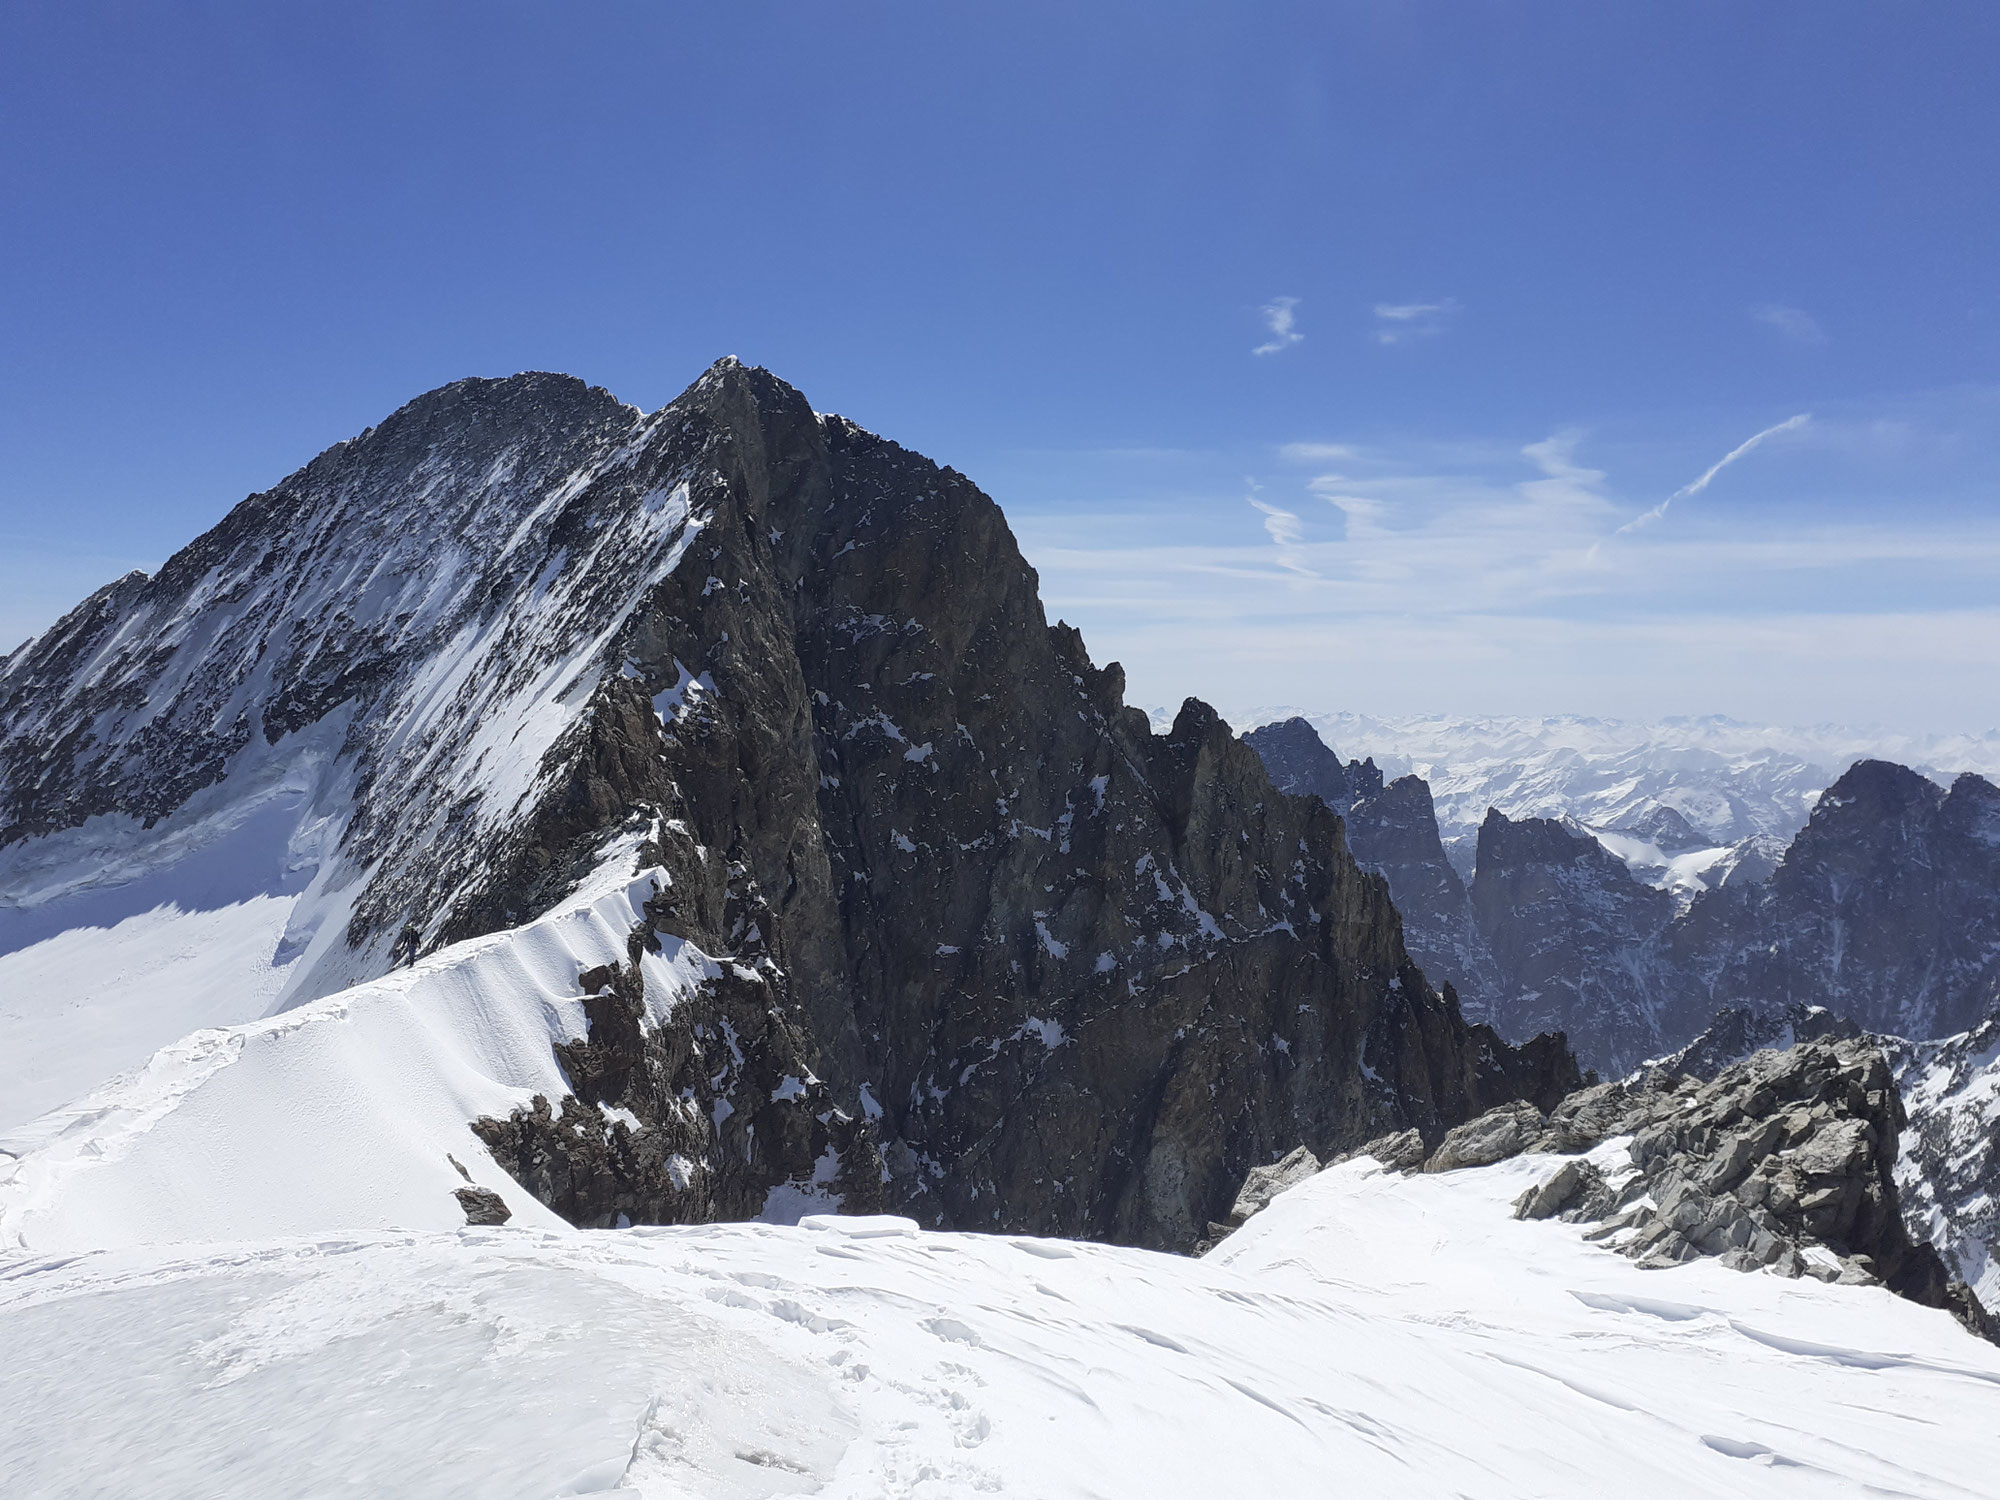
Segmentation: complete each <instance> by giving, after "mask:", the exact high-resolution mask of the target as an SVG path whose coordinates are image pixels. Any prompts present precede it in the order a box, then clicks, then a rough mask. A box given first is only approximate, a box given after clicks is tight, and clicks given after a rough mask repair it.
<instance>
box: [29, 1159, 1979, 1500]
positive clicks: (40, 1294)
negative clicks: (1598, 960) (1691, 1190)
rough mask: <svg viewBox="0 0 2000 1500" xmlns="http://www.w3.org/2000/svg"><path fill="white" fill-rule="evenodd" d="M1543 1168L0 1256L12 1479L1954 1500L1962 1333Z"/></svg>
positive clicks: (155, 1488)
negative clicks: (1605, 1234)
mask: <svg viewBox="0 0 2000 1500" xmlns="http://www.w3.org/2000/svg"><path fill="white" fill-rule="evenodd" d="M1550 1165H1551V1163H1550V1161H1549V1159H1547V1158H1528V1159H1524V1160H1519V1161H1516V1162H1512V1163H1505V1164H1502V1165H1501V1166H1498V1167H1493V1168H1485V1169H1478V1170H1472V1171H1464V1172H1458V1173H1451V1174H1442V1175H1438V1176H1428V1177H1415V1178H1397V1177H1389V1176H1385V1175H1383V1174H1381V1173H1379V1172H1378V1171H1376V1170H1375V1169H1374V1167H1373V1165H1372V1164H1371V1163H1367V1162H1356V1163H1349V1164H1347V1165H1345V1166H1341V1167H1337V1168H1334V1169H1332V1170H1330V1171H1328V1172H1326V1173H1324V1174H1322V1175H1321V1176H1319V1177H1318V1178H1315V1179H1313V1180H1312V1181H1310V1182H1308V1183H1306V1184H1305V1185H1303V1186H1301V1187H1299V1188H1297V1189H1294V1190H1293V1191H1292V1192H1290V1193H1287V1194H1285V1195H1284V1196H1283V1197H1281V1198H1280V1199H1278V1201H1277V1202H1276V1203H1275V1204H1274V1205H1273V1206H1272V1207H1271V1208H1270V1209H1268V1210H1266V1211H1265V1213H1264V1214H1262V1215H1260V1216H1259V1217H1258V1218H1257V1219H1255V1220H1253V1221H1252V1222H1251V1223H1250V1224H1249V1225H1248V1226H1247V1227H1246V1228H1245V1229H1244V1230H1242V1231H1240V1232H1239V1233H1238V1234H1237V1235H1236V1236H1235V1237H1234V1238H1232V1239H1231V1240H1229V1241H1228V1242H1226V1243H1225V1244H1224V1245H1223V1246H1222V1247H1221V1248H1220V1249H1219V1250H1218V1251H1216V1252H1215V1253H1214V1254H1212V1255H1211V1256H1209V1257H1208V1258H1207V1259H1205V1260H1201V1261H1194V1260H1184V1259H1180V1258H1177V1257H1172V1256H1165V1255H1156V1254H1151V1253H1147V1252H1143V1251H1135V1250H1125V1249H1117V1248H1112V1247H1107V1246H1095V1245H1077V1244H1069V1243H1064V1242H1059V1241H1047V1240H1023V1239H1011V1238H1007V1237H1003V1236H982V1235H965V1234H930V1233H922V1232H919V1231H917V1230H915V1229H914V1227H913V1226H909V1225H907V1224H906V1223H905V1222H904V1221H901V1220H893V1219H847V1220H842V1219H812V1220H807V1221H806V1222H805V1224H803V1225H801V1226H800V1227H798V1228H778V1227H773V1226H766V1225H754V1224H741V1225H717V1226H707V1227H701V1228H691V1229H638V1230H630V1231H623V1232H618V1231H599V1232H577V1231H541V1230H534V1229H516V1228H514V1227H512V1226H509V1227H508V1228H505V1229H492V1230H464V1231H460V1232H458V1233H455V1234H447V1233H407V1234H397V1233H384V1234H374V1235H367V1236H361V1237H356V1238H348V1239H331V1240H319V1241H312V1240H299V1239H291V1240H283V1241H267V1242H263V1243H257V1244H233V1245H212V1246H201V1247H180V1248H178V1249H175V1248H170V1247H149V1248H133V1249H124V1250H111V1251H103V1252H97V1253H93V1254H86V1255H82V1256H79V1257H38V1256H34V1255H30V1254H18V1253H17V1254H15V1255H13V1256H12V1257H11V1258H9V1259H7V1260H5V1261H0V1341H4V1346H5V1347H6V1348H8V1349H9V1350H10V1351H12V1354H11V1357H10V1358H9V1359H8V1360H7V1361H6V1362H4V1364H0V1410H4V1411H6V1412H7V1413H8V1414H9V1421H8V1422H7V1423H6V1424H4V1425H0V1474H5V1475H7V1476H10V1481H11V1488H10V1490H9V1493H12V1494H21V1495H32V1496H36V1497H48V1500H57V1497H69V1496H77V1497H82V1496H100V1495H107V1494H116V1495H119V1496H121V1497H125V1500H144V1497H179V1496H189V1497H192V1496H201V1497H204V1500H207V1497H217V1500H220V1497H228V1496H244V1497H250V1496H256V1497H259V1500H263V1497H267V1496H271V1495H277V1494H282V1495H286V1496H296V1497H308V1496H320V1495H334V1494H341V1495H351V1494H394V1495H397V1496H405V1497H442V1496H465V1497H474V1496H477V1497H481V1500H505V1497H521V1500H544V1497H554V1496H559V1495H586V1494H596V1495H623V1496H626V1497H644V1500H663V1497H682V1496H704V1497H759V1496H771V1495H790V1494H809V1493H810V1494H822V1495H826V1496H833V1497H856V1500H859V1497H873V1496H899V1497H900V1496H911V1497H938V1496H959V1495H988V1494H990V1495H1009V1496H1021V1497H1034V1500H1058V1497H1067V1496H1079V1497H1080V1496H1133V1497H1144V1500H1160V1497H1179V1496H1201V1497H1213V1496H1217V1495H1271V1496H1312V1495H1332V1494H1349V1493H1351V1494H1380V1495H1398V1496H1404V1495H1450V1494H1465V1495H1476V1496H1482V1497H1485V1496H1513V1495H1536V1496H1560V1495H1576V1496H1602V1495H1605V1494H1607V1493H1616V1494H1618V1495H1620V1496H1650V1495H1661V1496H1666V1495H1673V1496H1684V1495H1695V1494H1699V1495H1715V1496H1725V1495H1746V1496H1747V1495H1758V1496H1763V1495H1792V1494H1797V1495H1814V1496H1825V1495H1846V1494H1854V1495H1860V1494H1883V1493H1892V1494H1904V1495H1923V1496H1969V1495H1982V1494H1990V1493H1991V1488H1990V1485H1991V1479H1992V1475H1993V1472H1994V1468H1995V1464H1996V1461H2000V1436H1996V1433H2000V1427H1996V1424H1995V1422H1994V1420H1993V1413H1994V1412H1995V1410H1996V1409H2000V1351H1996V1350H1994V1349H1993V1348H1991V1347H1990V1346H1987V1345H1984V1344H1981V1343H1979V1342H1977V1341H1975V1340H1973V1339H1972V1338H1970V1337H1969V1336H1967V1335H1966V1334H1964V1333H1963V1332H1962V1331H1960V1330H1959V1329H1958V1327H1957V1326H1956V1325H1955V1324H1953V1323H1952V1322H1951V1321H1950V1320H1949V1319H1948V1318H1947V1317H1945V1315H1943V1314H1942V1313H1937V1312H1933V1311H1930V1310H1927V1309H1922V1308H1918V1307H1915V1306H1913V1305H1911V1304H1909V1303H1906V1302H1902V1301H1900V1300H1898V1299H1896V1298H1894V1297H1892V1296H1890V1295H1889V1294H1888V1293H1886V1292H1882V1291H1879V1290H1876V1289H1868V1288H1852V1287H1829V1286H1824V1285H1821V1284H1819V1283H1817V1282H1788V1281H1784V1280H1781V1279H1778V1278H1775V1277H1769V1276H1762V1275H1752V1276H1746V1275H1741V1274H1738V1273H1736V1272H1732V1271H1727V1270H1723V1269H1721V1268H1720V1267H1717V1266H1715V1265H1714V1264H1712V1263H1706V1264H1699V1263H1698V1264H1695V1265H1691V1266H1685V1267H1680V1268H1678V1269H1675V1270H1672V1271H1656V1272H1646V1271H1640V1270H1639V1269H1637V1268H1636V1267H1635V1266H1633V1265H1632V1264H1631V1263H1629V1262H1627V1261H1624V1260H1622V1259H1620V1258H1618V1257H1616V1256H1614V1255H1611V1254H1609V1253H1608V1252H1605V1251H1602V1250H1598V1249H1596V1248H1594V1247H1591V1246H1587V1245H1585V1244H1584V1243H1583V1242H1582V1241H1581V1239H1580V1238H1579V1234H1578V1231H1577V1230H1576V1229H1574V1228H1573V1227H1570V1226H1566V1225H1562V1224H1557V1223H1544V1224H1524V1223H1517V1222H1515V1221H1513V1220H1512V1219H1511V1218H1510V1217H1509V1216H1508V1202H1509V1200H1510V1199H1511V1198H1512V1197H1513V1196H1514V1195H1515V1194H1516V1193H1517V1192H1519V1191H1520V1189H1521V1188H1522V1187H1523V1186H1525V1185H1526V1184H1527V1183H1528V1182H1529V1181H1530V1180H1533V1179H1535V1178H1536V1177H1537V1175H1538V1174H1540V1173H1543V1172H1545V1171H1547V1170H1548V1169H1549V1167H1550Z"/></svg>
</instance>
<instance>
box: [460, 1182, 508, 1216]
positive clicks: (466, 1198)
mask: <svg viewBox="0 0 2000 1500" xmlns="http://www.w3.org/2000/svg"><path fill="white" fill-rule="evenodd" d="M452 1196H453V1197H455V1198H456V1199H458V1206H459V1207H460V1208H462V1209H464V1210H465V1222H466V1223H468V1224H505V1223H506V1222H507V1221H508V1220H509V1219H511V1218H513V1217H514V1210H513V1209H511V1208H509V1207H508V1206H507V1200H506V1199H505V1198H502V1197H501V1196H500V1195H499V1194H498V1193H496V1192H494V1191H493V1189H492V1188H483V1187H462V1188H459V1189H457V1190H456V1191H455V1192H454V1193H453V1194H452Z"/></svg>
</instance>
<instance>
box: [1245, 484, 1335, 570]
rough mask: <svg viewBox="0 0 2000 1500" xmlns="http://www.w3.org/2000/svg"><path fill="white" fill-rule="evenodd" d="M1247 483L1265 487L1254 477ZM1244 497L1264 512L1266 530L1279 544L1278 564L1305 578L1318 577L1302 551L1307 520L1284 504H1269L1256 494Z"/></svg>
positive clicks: (1258, 488) (1257, 488)
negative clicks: (1286, 507) (1301, 518)
mask: <svg viewBox="0 0 2000 1500" xmlns="http://www.w3.org/2000/svg"><path fill="white" fill-rule="evenodd" d="M1245 483H1247V484H1248V485H1249V486H1250V488H1251V489H1252V490H1260V489H1262V488H1263V486H1262V485H1260V484H1259V483H1257V481H1256V480H1254V479H1250V480H1246V481H1245ZM1244 498H1245V499H1246V500H1248V501H1249V502H1250V503H1251V505H1253V506H1255V507H1256V508H1257V509H1258V510H1260V511H1262V512H1263V513H1264V530H1265V531H1266V532H1267V533H1269V535H1270V538H1271V540H1272V541H1273V542H1275V543H1276V544H1277V548H1278V566H1279V567H1281V568H1283V569H1284V570H1285V571H1286V572H1288V573H1296V574H1298V575H1299V576H1301V577H1304V578H1317V577H1318V576H1319V575H1318V574H1317V573H1315V572H1314V571H1313V570H1312V568H1311V567H1310V566H1309V565H1308V564H1307V563H1306V561H1305V558H1304V556H1303V555H1302V553H1301V552H1300V543H1302V542H1303V541H1305V538H1306V527H1305V522H1303V521H1301V520H1300V519H1299V516H1298V512H1296V511H1290V510H1286V509H1284V508H1283V507H1282V506H1277V505H1267V504H1265V502H1263V501H1262V500H1259V499H1258V498H1257V497H1256V496H1255V495H1254V494H1252V495H1246V496H1244Z"/></svg>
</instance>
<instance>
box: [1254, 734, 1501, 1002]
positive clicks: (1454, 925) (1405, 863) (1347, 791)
mask: <svg viewBox="0 0 2000 1500" xmlns="http://www.w3.org/2000/svg"><path fill="white" fill-rule="evenodd" d="M1243 742H1244V743H1245V744H1247V745H1249V746H1250V747H1251V748H1252V749H1253V750H1255V751H1256V752H1257V754H1258V755H1259V757H1261V758H1262V760H1263V762H1264V767H1265V769H1266V770H1267V771H1269V772H1270V773H1271V780H1272V783H1273V785H1275V786H1276V787H1277V788H1278V790H1279V791H1281V792H1286V793H1289V794H1291V795H1293V796H1316V797H1318V798H1320V800H1321V801H1323V802H1325V803H1326V805H1327V806H1328V807H1330V808H1332V809H1333V810H1334V811H1335V812H1337V813H1339V814H1341V815H1342V817H1343V818H1345V820H1346V824H1347V843H1348V847H1349V848H1350V849H1351V850H1353V852H1354V857H1355V859H1356V860H1357V861H1359V862H1360V864H1361V866H1362V868H1363V869H1368V870H1373V871H1375V872H1376V873H1377V874H1379V875H1381V876H1382V877H1383V879H1385V880H1387V881H1388V882H1389V893H1390V896H1391V897H1392V898H1393V899H1394V901H1395V903H1396V910H1397V912H1398V913H1400V914H1401V916H1402V919H1403V940H1404V942H1405V944H1406V945H1407V946H1408V947H1409V950H1410V956H1411V957H1413V958H1415V959H1416V961H1417V963H1418V965H1419V967H1421V968H1422V969H1423V971H1424V973H1425V974H1426V975H1427V976H1429V978H1430V979H1431V981H1432V982H1433V983H1437V984H1450V985H1451V986H1452V988H1453V990H1454V992H1455V993H1456V994H1457V995H1458V997H1459V1001H1460V1004H1461V1005H1462V1006H1463V1007H1464V1010H1465V1013H1466V1015H1467V1016H1469V1017H1471V1018H1473V1019H1475V1020H1484V1019H1485V1018H1486V1014H1487V1010H1488V1008H1489V1007H1490V1006H1491V1004H1492V1002H1493V1000H1494V999H1495V998H1496V996H1497V994H1498V992H1499V976H1498V974H1497V973H1496V971H1495V969H1494V966H1493V961H1492V958H1491V956H1490V955H1489V953H1488V952H1487V949H1486V943H1485V940H1484V939H1483V938H1482V937H1481V936H1480V934H1479V932H1478V930H1477V929H1476V928H1475V927H1474V925H1473V920H1472V907H1471V903H1470V901H1469V900H1468V898H1467V895H1466V889H1465V882H1464V881H1463V880H1461V879H1460V878H1459V874H1458V871H1457V870H1455V869H1453V868H1452V865H1451V861H1450V859H1449V858H1447V857H1446V854H1445V848H1444V844H1443V842H1442V840H1441V839H1440V838H1439V836H1438V823H1437V810H1436V809H1435V808H1434V807H1433V806H1432V804H1431V789H1430V786H1429V784H1428V783H1426V782H1425V781H1424V780H1423V778H1422V777H1419V776H1402V777H1398V778H1397V779H1396V780H1395V781H1393V782H1391V783H1389V784H1388V785H1386V786H1385V785H1384V784H1383V779H1382V773H1381V771H1379V770H1378V769H1376V766H1375V762H1374V761H1372V760H1365V761H1364V760H1357V761H1354V762H1352V763H1349V764H1345V765H1343V764H1342V762H1341V759H1340V757H1339V756H1338V755H1336V754H1335V753H1334V752H1333V751H1332V750H1330V749H1329V748H1327V746H1326V744H1325V743H1324V742H1323V741H1322V740H1321V739H1320V737H1319V735H1318V733H1317V732H1316V731H1315V730H1314V729H1313V727H1312V725H1311V724H1309V723H1307V722H1306V721H1305V720H1304V719H1297V718H1294V719H1286V720H1282V721H1280V722H1278V723H1274V724H1266V725H1264V726H1263V727H1262V728H1260V729H1253V730H1251V731H1250V732H1249V733H1248V734H1246V735H1244V736H1243Z"/></svg>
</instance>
